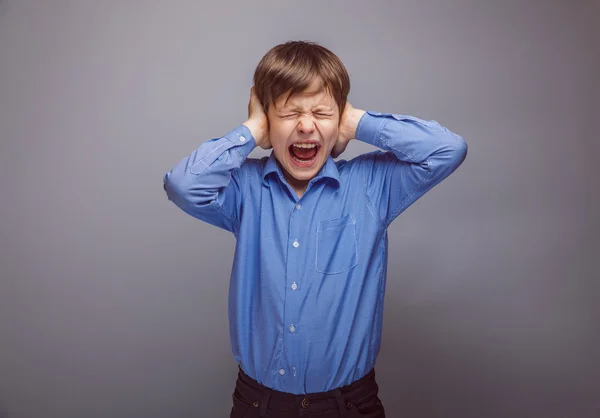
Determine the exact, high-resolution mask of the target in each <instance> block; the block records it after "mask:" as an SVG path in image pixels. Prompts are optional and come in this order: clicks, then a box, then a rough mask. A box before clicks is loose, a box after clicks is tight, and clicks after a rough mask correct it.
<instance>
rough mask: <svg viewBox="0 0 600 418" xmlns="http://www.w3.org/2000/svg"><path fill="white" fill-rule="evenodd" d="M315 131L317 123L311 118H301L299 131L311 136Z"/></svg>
mask: <svg viewBox="0 0 600 418" xmlns="http://www.w3.org/2000/svg"><path fill="white" fill-rule="evenodd" d="M314 130H315V122H314V121H313V119H312V117H310V116H301V117H300V120H299V121H298V131H300V132H302V133H305V134H310V133H312V132H314Z"/></svg>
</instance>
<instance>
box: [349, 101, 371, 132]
mask: <svg viewBox="0 0 600 418" xmlns="http://www.w3.org/2000/svg"><path fill="white" fill-rule="evenodd" d="M365 113H367V112H366V111H364V110H362V109H356V108H354V109H352V115H351V116H350V117H351V119H350V120H351V126H352V137H351V138H350V139H355V138H356V129H357V128H358V122H360V118H362V117H363V115H364V114H365Z"/></svg>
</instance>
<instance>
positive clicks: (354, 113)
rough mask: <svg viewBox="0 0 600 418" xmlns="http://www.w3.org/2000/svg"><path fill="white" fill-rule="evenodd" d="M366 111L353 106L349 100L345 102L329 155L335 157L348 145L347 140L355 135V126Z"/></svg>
mask: <svg viewBox="0 0 600 418" xmlns="http://www.w3.org/2000/svg"><path fill="white" fill-rule="evenodd" d="M365 113H366V112H365V111H364V110H361V109H356V108H354V107H353V106H352V105H351V104H350V102H346V107H345V108H344V111H343V112H342V117H341V120H340V128H339V133H338V138H337V141H336V143H335V145H334V146H333V149H332V150H331V156H332V157H333V158H337V157H338V156H339V155H340V154H341V153H342V152H344V150H345V149H346V147H347V146H348V142H350V140H351V139H354V138H355V137H356V127H357V126H358V121H359V120H360V118H361V117H362V115H364V114H365Z"/></svg>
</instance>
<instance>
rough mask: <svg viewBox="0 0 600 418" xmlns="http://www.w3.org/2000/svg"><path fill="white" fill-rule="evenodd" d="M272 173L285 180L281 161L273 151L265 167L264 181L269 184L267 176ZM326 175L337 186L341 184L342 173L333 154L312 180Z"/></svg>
mask: <svg viewBox="0 0 600 418" xmlns="http://www.w3.org/2000/svg"><path fill="white" fill-rule="evenodd" d="M271 173H277V175H278V176H279V178H280V179H281V180H282V181H283V180H285V177H284V176H283V172H282V171H281V167H280V166H279V163H278V162H277V159H276V158H275V153H274V152H271V155H270V156H269V158H268V160H267V163H266V164H265V167H264V169H263V183H264V184H265V185H267V186H268V185H269V183H268V182H267V176H268V175H269V174H271ZM325 177H326V178H330V179H332V180H334V183H335V186H336V187H339V186H340V173H339V171H338V169H337V166H336V164H335V161H334V160H333V158H332V157H331V155H330V156H329V157H327V160H326V161H325V164H323V167H321V169H320V170H319V172H318V173H317V175H316V176H315V177H314V178H313V179H312V181H315V180H318V179H320V178H325Z"/></svg>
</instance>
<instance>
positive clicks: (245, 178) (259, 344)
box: [164, 41, 467, 418]
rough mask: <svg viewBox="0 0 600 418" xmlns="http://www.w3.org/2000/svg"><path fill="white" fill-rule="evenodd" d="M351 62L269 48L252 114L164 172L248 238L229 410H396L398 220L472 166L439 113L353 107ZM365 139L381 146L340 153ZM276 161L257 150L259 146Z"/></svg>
mask: <svg viewBox="0 0 600 418" xmlns="http://www.w3.org/2000/svg"><path fill="white" fill-rule="evenodd" d="M349 90H350V79H349V76H348V73H347V71H346V69H345V67H344V65H343V63H342V62H341V61H340V59H339V58H338V57H337V56H336V55H335V54H334V53H333V52H331V51H329V50H328V49H326V48H324V47H322V46H320V45H318V44H316V43H312V42H298V41H294V42H287V43H285V44H281V45H277V46H275V47H273V48H272V49H271V50H269V51H268V52H267V54H266V55H265V56H264V57H263V58H262V60H261V61H260V62H259V64H258V66H257V68H256V71H255V73H254V86H253V87H252V89H251V94H250V102H249V105H248V120H246V121H245V122H244V123H243V124H241V125H240V126H238V127H237V128H235V129H234V130H232V131H231V132H229V133H228V134H226V135H225V136H223V137H221V138H215V139H211V140H209V141H207V142H205V143H204V144H202V145H201V146H200V147H199V148H198V149H197V150H195V151H194V152H193V153H192V154H191V155H190V156H189V157H186V158H184V159H183V160H181V162H179V164H177V165H176V166H175V168H173V169H172V170H171V171H170V172H168V173H166V174H165V176H164V187H165V190H166V192H167V195H168V198H169V199H170V200H171V201H173V202H174V203H175V204H176V205H177V206H178V207H180V208H181V209H182V210H184V211H185V212H186V213H188V214H190V215H192V216H194V217H196V218H198V219H201V220H203V221H205V222H208V223H210V224H212V225H215V226H218V227H220V228H223V229H226V230H228V231H230V232H232V233H233V234H234V235H235V237H236V240H237V243H236V250H235V255H234V262H233V268H232V274H231V281H230V288H229V323H230V338H231V345H232V351H233V355H234V357H235V359H236V361H237V362H238V364H239V371H238V379H237V382H236V387H235V391H234V393H233V408H232V410H231V417H259V416H260V417H266V416H268V417H273V418H278V417H297V416H300V415H301V416H307V417H308V416H319V417H322V418H324V417H342V416H343V417H353V416H354V417H360V416H369V417H384V416H385V415H384V409H383V405H382V404H381V401H380V399H379V397H378V386H377V383H376V382H375V372H374V365H375V359H376V357H377V354H378V352H379V347H380V342H381V326H382V318H383V301H384V290H385V283H386V268H387V252H388V249H387V232H386V231H387V227H388V226H389V224H390V223H391V222H392V220H394V219H395V218H396V217H397V216H398V215H399V214H400V213H401V212H402V211H404V210H405V209H406V208H407V207H408V206H410V205H411V204H412V203H413V202H415V201H416V200H417V199H418V198H419V197H421V196H422V195H423V194H424V193H425V192H427V191H428V190H430V189H431V188H432V187H434V186H435V185H436V184H438V183H439V182H441V181H442V180H443V179H444V178H446V177H447V176H449V175H450V174H451V173H452V172H453V171H454V170H456V168H458V166H459V165H460V164H461V163H462V162H463V160H464V159H465V157H466V154H467V145H466V143H465V141H464V140H463V139H462V138H461V137H460V136H458V135H456V134H454V133H452V132H450V131H449V130H448V129H446V128H445V127H443V126H441V125H440V124H439V123H437V122H435V121H426V120H422V119H418V118H415V117H412V116H407V115H398V114H390V113H378V112H371V111H368V112H366V111H364V110H360V109H357V108H354V107H353V106H352V105H351V104H350V103H348V102H347V96H348V93H349ZM352 139H358V140H359V141H364V142H367V143H369V144H372V145H375V146H377V147H378V148H380V149H381V151H379V150H378V151H374V152H371V153H366V154H363V155H360V156H358V157H356V158H353V159H352V160H350V161H345V160H341V161H338V162H335V161H334V160H333V158H335V157H337V156H339V155H340V154H341V153H342V152H343V151H344V150H345V148H346V146H347V144H348V142H349V141H350V140H352ZM256 146H260V147H261V148H264V149H271V148H272V149H273V151H272V153H271V155H270V156H269V157H264V158H261V159H250V158H247V156H248V154H250V152H251V151H252V150H253V149H254V148H255V147H256Z"/></svg>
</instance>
